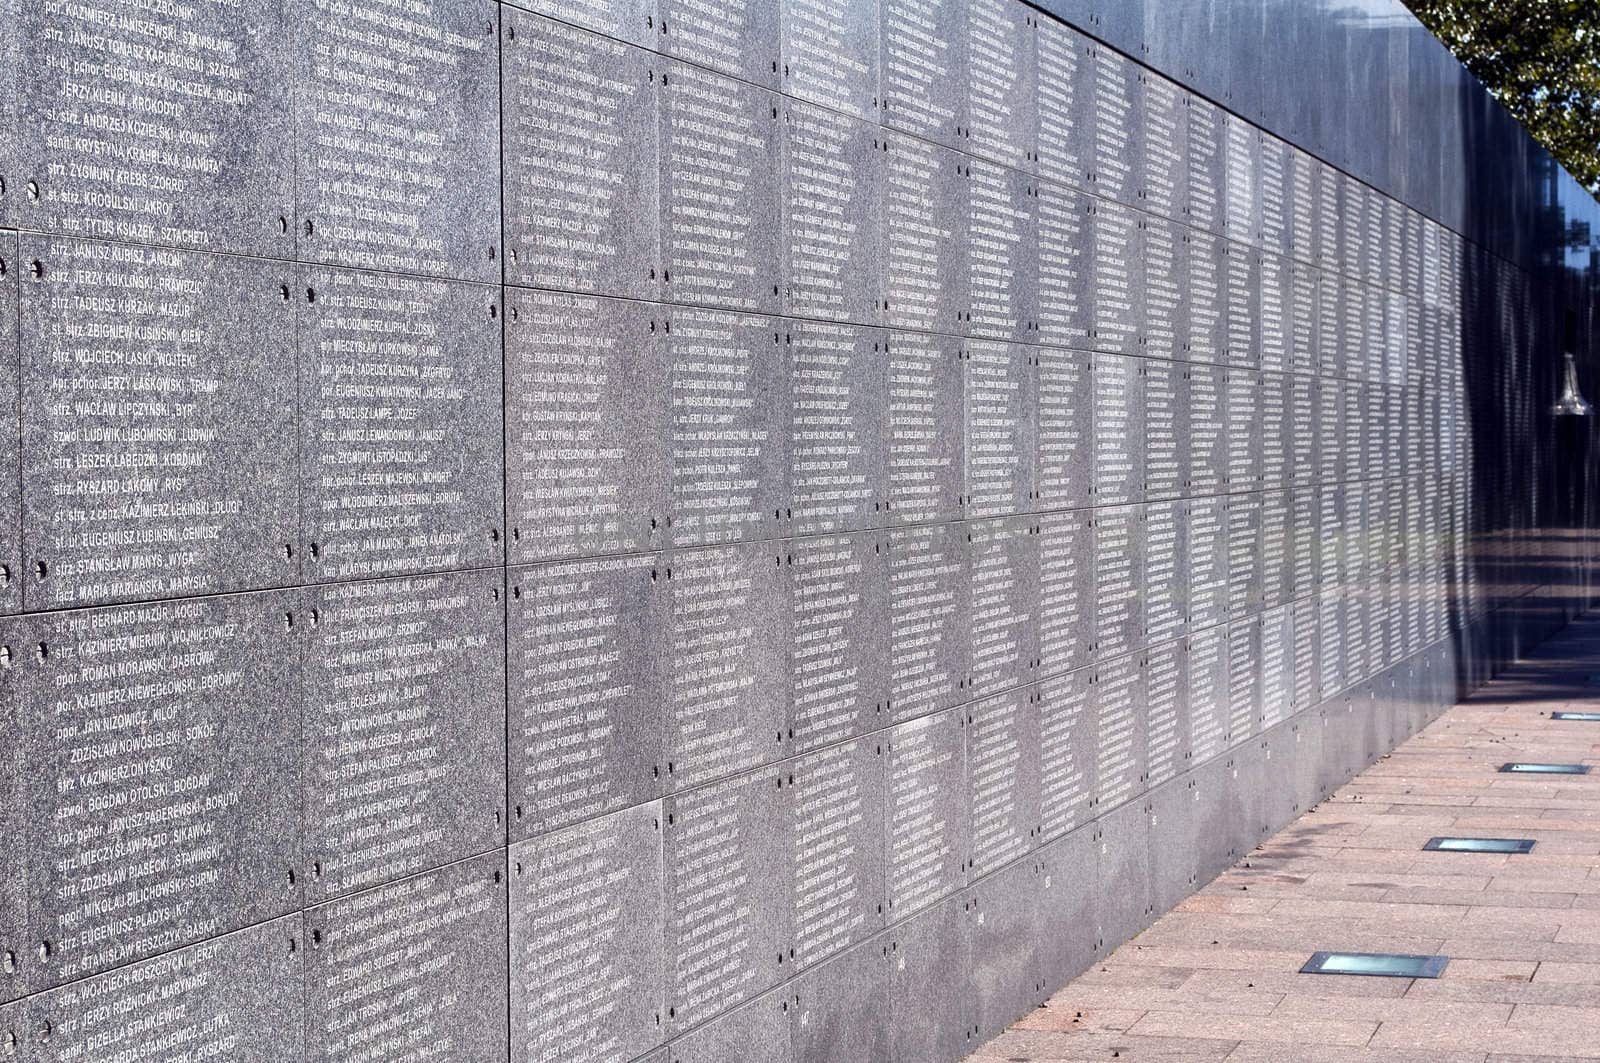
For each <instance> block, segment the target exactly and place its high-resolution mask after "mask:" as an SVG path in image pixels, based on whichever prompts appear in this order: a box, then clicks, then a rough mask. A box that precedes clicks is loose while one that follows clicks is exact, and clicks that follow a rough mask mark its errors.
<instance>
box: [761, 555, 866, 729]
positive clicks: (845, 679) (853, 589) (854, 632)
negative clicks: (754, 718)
mask: <svg viewBox="0 0 1600 1063" xmlns="http://www.w3.org/2000/svg"><path fill="white" fill-rule="evenodd" d="M785 563H786V565H787V566H788V567H789V569H790V570H791V572H792V576H791V579H792V580H793V594H794V638H795V643H794V648H793V650H792V651H791V655H792V663H793V668H794V672H793V675H792V676H791V678H790V680H789V682H790V685H791V687H792V689H793V694H792V697H793V699H794V704H793V707H792V716H791V719H790V723H789V729H788V733H787V737H788V738H789V739H792V740H793V742H794V743H795V745H794V748H795V749H814V748H816V747H818V746H823V745H831V744H832V743H835V742H839V741H842V740H844V739H846V738H851V737H854V736H855V735H859V734H865V733H866V732H867V731H870V730H872V729H873V728H875V727H879V726H882V724H883V723H884V722H885V719H886V710H887V709H888V707H889V633H890V620H889V540H888V536H887V535H885V534H882V533H876V534H874V533H865V532H864V533H861V534H858V535H852V536H821V537H818V538H812V539H791V540H789V550H788V555H787V557H786V558H785Z"/></svg>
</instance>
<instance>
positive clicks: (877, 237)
mask: <svg viewBox="0 0 1600 1063" xmlns="http://www.w3.org/2000/svg"><path fill="white" fill-rule="evenodd" d="M883 148H884V140H883V131H882V130H881V129H880V128H879V127H878V126H876V125H872V124H869V123H867V122H862V121H858V120H856V119H853V118H850V117H847V116H845V115H841V114H835V113H834V112H832V111H827V110H823V109H822V108H821V107H813V106H811V105H809V104H804V103H793V102H791V103H786V104H785V105H784V122H783V183H782V185H781V186H780V188H779V196H780V202H781V204H782V211H783V312H784V313H785V314H789V315H792V316H795V317H813V318H825V319H828V320H832V321H876V320H877V319H878V311H879V307H880V301H881V294H880V292H879V291H878V284H879V282H880V280H881V279H882V276H883V255H882V250H883V249H882V243H881V240H882V236H883V234H882V232H881V230H880V219H881V218H882V217H883V174H884V168H885V163H884V155H885V153H884V150H883Z"/></svg>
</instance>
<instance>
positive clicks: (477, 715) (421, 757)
mask: <svg viewBox="0 0 1600 1063" xmlns="http://www.w3.org/2000/svg"><path fill="white" fill-rule="evenodd" d="M503 588H504V577H503V576H502V574H501V573H500V572H499V571H497V570H480V571H475V572H461V573H450V574H441V575H433V576H411V577H406V578H403V579H395V580H377V581H372V582H361V583H341V584H333V585H330V586H327V587H322V588H319V589H318V590H316V591H314V592H312V594H311V595H310V598H309V601H310V603H311V606H312V609H313V612H312V616H311V620H312V628H313V630H312V631H311V634H310V641H309V643H308V644H307V646H306V651H305V652H306V690H305V713H306V729H307V734H308V741H307V745H308V746H310V747H311V750H310V752H311V756H312V759H313V761H314V765H315V766H314V767H310V766H308V768H307V771H306V778H305V787H306V789H305V802H306V805H305V807H306V813H305V820H306V822H305V825H304V828H303V830H304V838H305V845H306V859H307V861H308V862H309V863H310V864H311V881H310V883H309V886H308V889H307V892H308V893H309V894H310V896H311V897H312V898H313V899H321V898H324V897H331V896H333V895H335V894H339V893H346V892H349V891H351V890H355V889H364V888H366V887H368V886H374V885H377V884H378V883H381V882H387V881H390V880H392V879H396V878H400V877H401V876H403V875H409V874H415V873H416V872H419V871H422V870H425V869H427V868H430V867H437V866H439V865H440V864H444V863H447V862H449V861H451V860H459V859H462V858H463V857H466V856H470V855H472V854H474V853H481V852H485V851H487V850H489V849H490V848H493V846H494V844H495V843H496V841H497V840H499V839H503V837H504V826H503V824H504V823H505V812H506V809H505V776H504V774H503V771H504V769H503V767H502V765H503V764H504V752H503V751H504V743H505V734H506V730H505V726H506V718H505V658H504V656H503V654H504V652H505V651H504V647H505V605H504V603H503V600H502V599H503V598H504V589H503ZM311 736H320V741H317V742H316V744H315V745H314V746H312V738H311Z"/></svg>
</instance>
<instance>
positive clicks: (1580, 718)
mask: <svg viewBox="0 0 1600 1063" xmlns="http://www.w3.org/2000/svg"><path fill="white" fill-rule="evenodd" d="M1550 718H1551V719H1552V720H1575V721H1577V722H1578V723H1600V712H1552V713H1551V714H1550Z"/></svg>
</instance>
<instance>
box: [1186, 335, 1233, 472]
mask: <svg viewBox="0 0 1600 1063" xmlns="http://www.w3.org/2000/svg"><path fill="white" fill-rule="evenodd" d="M1187 375H1188V396H1187V402H1186V406H1187V408H1188V415H1189V431H1188V438H1189V465H1188V484H1187V486H1188V488H1189V493H1190V494H1195V495H1210V494H1215V493H1217V492H1219V491H1221V490H1222V489H1223V487H1224V486H1225V484H1226V483H1227V477H1228V458H1229V455H1230V451H1231V449H1232V445H1233V437H1232V436H1231V435H1230V434H1229V432H1228V428H1229V424H1228V405H1227V403H1228V391H1227V387H1228V374H1227V373H1226V371H1224V370H1222V369H1220V368H1218V367H1216V366H1210V365H1198V364H1191V365H1190V366H1189V367H1188V369H1187Z"/></svg>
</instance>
